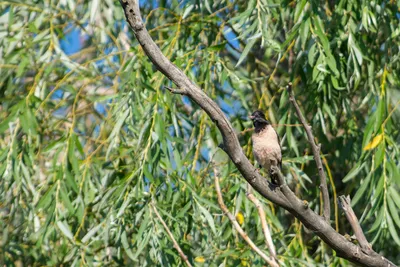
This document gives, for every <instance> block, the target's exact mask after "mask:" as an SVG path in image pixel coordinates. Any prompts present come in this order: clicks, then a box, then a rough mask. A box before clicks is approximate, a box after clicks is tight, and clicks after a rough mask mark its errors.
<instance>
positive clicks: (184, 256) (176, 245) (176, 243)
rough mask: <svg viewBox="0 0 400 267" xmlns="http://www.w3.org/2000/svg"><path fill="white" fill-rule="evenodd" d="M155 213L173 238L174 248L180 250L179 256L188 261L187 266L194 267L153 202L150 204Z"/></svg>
mask: <svg viewBox="0 0 400 267" xmlns="http://www.w3.org/2000/svg"><path fill="white" fill-rule="evenodd" d="M150 205H151V207H152V209H153V211H154V213H155V214H156V216H157V218H158V219H159V220H160V222H161V224H162V225H163V227H164V229H165V231H167V234H168V236H169V238H171V241H172V243H173V245H174V248H175V249H176V250H177V251H178V253H179V256H180V257H181V258H182V260H183V261H184V262H185V263H186V265H187V266H189V267H192V265H191V264H190V262H189V260H188V257H187V256H186V255H185V253H183V251H182V249H181V247H180V246H179V244H178V242H176V240H175V238H174V235H173V234H172V233H171V231H170V230H169V228H168V226H167V224H166V223H165V221H164V220H163V218H162V217H161V215H160V213H158V210H157V209H156V207H155V206H154V205H153V204H150Z"/></svg>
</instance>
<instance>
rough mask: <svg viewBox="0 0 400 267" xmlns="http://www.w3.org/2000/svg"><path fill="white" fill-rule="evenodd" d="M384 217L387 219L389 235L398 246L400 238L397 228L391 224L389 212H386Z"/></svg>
mask: <svg viewBox="0 0 400 267" xmlns="http://www.w3.org/2000/svg"><path fill="white" fill-rule="evenodd" d="M386 219H387V223H388V228H389V232H390V235H391V236H392V238H393V240H394V242H396V244H397V245H398V246H400V238H399V235H398V234H397V230H396V228H395V226H394V224H393V220H392V217H390V215H389V214H386Z"/></svg>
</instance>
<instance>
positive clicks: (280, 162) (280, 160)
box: [274, 129, 282, 170]
mask: <svg viewBox="0 0 400 267" xmlns="http://www.w3.org/2000/svg"><path fill="white" fill-rule="evenodd" d="M274 131H275V134H276V137H277V138H278V144H279V148H280V150H281V156H280V158H279V159H278V165H279V169H281V170H282V146H281V138H280V137H279V134H278V132H277V131H276V130H275V129H274Z"/></svg>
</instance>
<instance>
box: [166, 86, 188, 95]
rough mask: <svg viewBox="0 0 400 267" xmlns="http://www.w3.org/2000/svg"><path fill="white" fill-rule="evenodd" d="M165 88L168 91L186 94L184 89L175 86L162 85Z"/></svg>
mask: <svg viewBox="0 0 400 267" xmlns="http://www.w3.org/2000/svg"><path fill="white" fill-rule="evenodd" d="M164 88H165V89H167V90H168V91H170V92H171V93H173V94H180V95H186V90H185V89H176V88H172V87H169V86H164Z"/></svg>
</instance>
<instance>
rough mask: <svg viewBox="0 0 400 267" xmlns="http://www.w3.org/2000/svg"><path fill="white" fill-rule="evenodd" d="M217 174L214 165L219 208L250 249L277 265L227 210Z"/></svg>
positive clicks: (277, 266) (274, 265)
mask: <svg viewBox="0 0 400 267" xmlns="http://www.w3.org/2000/svg"><path fill="white" fill-rule="evenodd" d="M218 176H219V175H218V171H217V168H215V167H214V180H215V191H216V192H217V198H218V204H219V206H220V207H221V210H222V211H223V212H224V213H225V215H226V216H227V217H228V218H229V220H230V221H231V223H232V225H233V227H235V229H236V231H237V232H238V233H239V234H240V236H241V237H242V238H243V239H244V240H245V241H246V242H247V244H249V246H250V247H251V249H252V250H254V251H255V252H256V253H257V254H258V255H260V256H261V258H263V260H265V261H266V262H267V263H268V264H269V265H271V266H273V267H279V265H278V263H277V262H276V261H275V259H274V258H272V257H268V256H267V255H266V254H265V253H264V252H262V251H261V249H259V248H258V247H257V245H256V244H254V242H253V241H252V240H251V239H250V237H249V236H248V235H247V234H246V232H245V231H244V230H243V228H242V227H241V226H240V224H239V223H238V222H237V220H236V218H235V216H233V214H232V213H230V212H229V210H228V208H227V207H226V205H225V203H224V200H223V198H222V193H221V187H220V186H219V181H218ZM271 242H272V241H271ZM271 256H273V255H271Z"/></svg>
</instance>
